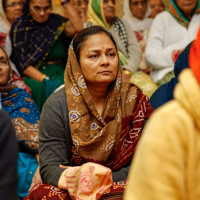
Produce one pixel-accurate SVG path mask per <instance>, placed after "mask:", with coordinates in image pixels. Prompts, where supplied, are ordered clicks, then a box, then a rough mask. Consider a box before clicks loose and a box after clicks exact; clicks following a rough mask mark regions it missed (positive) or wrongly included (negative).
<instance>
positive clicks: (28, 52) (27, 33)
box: [10, 0, 67, 74]
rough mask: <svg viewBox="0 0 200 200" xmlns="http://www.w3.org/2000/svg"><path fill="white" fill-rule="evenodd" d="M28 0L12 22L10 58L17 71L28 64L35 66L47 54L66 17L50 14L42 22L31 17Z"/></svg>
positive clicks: (60, 31)
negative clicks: (11, 52) (21, 12)
mask: <svg viewBox="0 0 200 200" xmlns="http://www.w3.org/2000/svg"><path fill="white" fill-rule="evenodd" d="M29 4H30V0H27V1H26V2H25V4H24V8H23V15H22V16H21V17H20V18H18V19H17V20H15V22H14V23H13V24H12V27H11V32H10V37H11V41H12V45H13V47H12V48H13V54H12V56H11V59H12V60H13V61H14V62H15V64H16V66H17V67H18V70H19V72H20V73H21V74H22V72H23V70H24V69H26V68H27V67H28V66H30V65H36V64H37V66H35V67H36V68H38V67H39V66H41V65H42V62H43V61H44V60H45V58H46V57H47V56H48V52H49V51H50V49H51V47H52V46H53V44H54V43H55V41H56V40H57V39H58V37H59V36H60V35H61V33H62V32H63V30H64V28H65V23H66V21H67V19H65V18H63V17H61V16H59V15H56V14H50V16H49V19H48V20H47V21H46V22H45V23H42V24H39V23H37V22H36V21H34V20H33V19H32V18H31V15H30V13H29Z"/></svg>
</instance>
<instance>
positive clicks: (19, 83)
mask: <svg viewBox="0 0 200 200" xmlns="http://www.w3.org/2000/svg"><path fill="white" fill-rule="evenodd" d="M10 81H11V83H12V84H14V85H16V86H17V87H19V88H22V89H24V90H25V91H26V92H28V93H29V94H30V95H31V96H32V92H31V89H30V88H29V87H28V86H27V85H26V84H25V83H24V81H23V79H22V78H21V77H20V76H18V75H17V74H16V73H15V72H14V71H12V77H11V80H10Z"/></svg>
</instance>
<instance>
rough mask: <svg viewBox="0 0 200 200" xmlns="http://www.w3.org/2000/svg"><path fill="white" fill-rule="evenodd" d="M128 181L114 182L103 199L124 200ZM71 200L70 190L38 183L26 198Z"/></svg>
mask: <svg viewBox="0 0 200 200" xmlns="http://www.w3.org/2000/svg"><path fill="white" fill-rule="evenodd" d="M126 187H127V181H119V182H114V183H113V185H112V186H111V187H110V188H109V189H108V190H107V191H106V192H105V193H104V195H103V196H101V198H100V199H101V200H103V199H107V200H111V199H113V200H122V197H123V192H124V190H125V189H126ZM39 199H44V200H48V199H50V200H71V198H70V196H69V194H68V192H67V191H66V190H62V189H60V188H58V187H55V186H53V185H48V184H43V183H40V184H36V185H35V186H34V187H33V188H32V189H31V191H30V193H29V195H28V196H27V197H25V198H24V200H39Z"/></svg>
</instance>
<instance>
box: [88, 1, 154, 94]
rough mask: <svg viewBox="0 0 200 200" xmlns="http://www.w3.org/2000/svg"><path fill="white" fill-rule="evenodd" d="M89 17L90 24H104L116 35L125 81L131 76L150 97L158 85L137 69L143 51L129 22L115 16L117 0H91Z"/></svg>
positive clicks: (103, 25)
mask: <svg viewBox="0 0 200 200" xmlns="http://www.w3.org/2000/svg"><path fill="white" fill-rule="evenodd" d="M88 18H89V19H88V20H89V22H88V26H91V25H99V26H102V27H104V28H105V29H107V30H109V32H110V33H111V34H112V36H113V37H114V39H115V41H116V43H117V47H118V53H119V58H120V63H121V65H122V67H123V81H127V82H128V81H130V78H131V81H132V82H133V83H134V84H136V85H137V86H138V87H140V88H141V89H142V91H143V93H144V94H145V95H147V96H148V97H150V96H151V94H152V93H153V92H154V91H155V90H156V89H157V86H156V85H155V83H154V82H153V81H152V79H151V78H150V77H149V76H148V75H146V74H145V73H142V72H138V71H137V70H138V67H139V64H140V62H141V58H142V52H141V49H140V47H139V45H138V42H137V39H136V37H135V35H134V33H133V31H132V29H131V27H130V25H129V23H128V22H127V21H126V20H125V19H122V20H121V19H119V18H118V17H116V16H115V0H100V1H95V0H90V1H89V5H88ZM136 71H137V72H136Z"/></svg>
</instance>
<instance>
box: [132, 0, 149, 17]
mask: <svg viewBox="0 0 200 200" xmlns="http://www.w3.org/2000/svg"><path fill="white" fill-rule="evenodd" d="M130 10H131V12H132V15H133V16H134V17H136V18H138V19H140V20H142V19H143V18H144V16H145V14H146V11H147V0H130Z"/></svg>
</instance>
